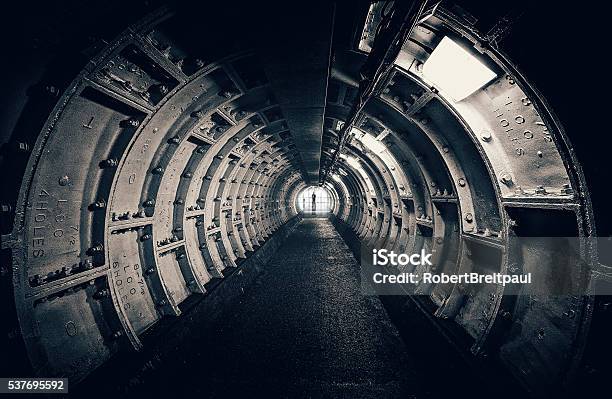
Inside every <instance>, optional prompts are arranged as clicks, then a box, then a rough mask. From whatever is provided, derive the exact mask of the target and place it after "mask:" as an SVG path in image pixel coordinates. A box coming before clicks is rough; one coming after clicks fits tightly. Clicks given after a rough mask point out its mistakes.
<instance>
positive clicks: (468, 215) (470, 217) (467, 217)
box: [465, 213, 474, 223]
mask: <svg viewBox="0 0 612 399" xmlns="http://www.w3.org/2000/svg"><path fill="white" fill-rule="evenodd" d="M465 221H466V222H468V223H472V222H473V221H474V216H473V215H472V214H471V213H466V214H465Z"/></svg>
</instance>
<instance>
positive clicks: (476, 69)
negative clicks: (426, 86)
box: [423, 37, 497, 101]
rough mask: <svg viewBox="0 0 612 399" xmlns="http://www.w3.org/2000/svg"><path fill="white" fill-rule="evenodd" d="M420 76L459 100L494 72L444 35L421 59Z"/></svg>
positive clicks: (494, 75) (491, 77)
mask: <svg viewBox="0 0 612 399" xmlns="http://www.w3.org/2000/svg"><path fill="white" fill-rule="evenodd" d="M423 76H424V77H425V79H427V80H428V81H429V82H431V83H432V84H433V85H434V86H435V87H437V88H438V89H439V90H440V91H441V92H442V93H446V94H448V95H449V96H450V97H451V98H452V99H453V100H455V101H461V100H463V99H464V98H466V97H467V96H469V95H470V94H472V93H474V92H475V91H476V90H478V89H480V88H481V87H483V86H484V85H486V84H487V83H489V82H490V81H491V80H493V79H494V78H495V77H496V76H497V75H496V74H495V72H493V71H492V70H490V69H489V68H488V67H487V66H486V65H484V64H483V63H482V62H480V61H479V60H478V59H477V58H476V57H474V55H472V54H471V53H470V52H469V51H467V50H466V49H464V48H463V47H461V46H460V45H458V44H457V43H455V42H454V41H452V40H451V39H449V38H448V37H444V38H443V39H442V41H441V42H440V44H438V46H437V47H436V48H435V49H434V51H433V52H432V53H431V55H430V56H429V58H428V59H427V61H425V64H424V65H423Z"/></svg>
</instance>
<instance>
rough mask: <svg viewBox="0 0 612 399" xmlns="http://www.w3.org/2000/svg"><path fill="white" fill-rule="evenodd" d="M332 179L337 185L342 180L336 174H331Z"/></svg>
mask: <svg viewBox="0 0 612 399" xmlns="http://www.w3.org/2000/svg"><path fill="white" fill-rule="evenodd" d="M332 179H334V180H335V181H337V182H338V183H341V182H342V179H341V178H340V176H338V175H337V174H333V175H332Z"/></svg>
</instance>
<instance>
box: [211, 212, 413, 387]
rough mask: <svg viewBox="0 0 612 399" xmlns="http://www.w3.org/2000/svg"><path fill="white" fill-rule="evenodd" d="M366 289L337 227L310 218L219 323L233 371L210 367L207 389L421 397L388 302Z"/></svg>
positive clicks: (218, 350)
mask: <svg viewBox="0 0 612 399" xmlns="http://www.w3.org/2000/svg"><path fill="white" fill-rule="evenodd" d="M359 284H360V283H359V268H358V266H357V264H356V261H355V259H354V257H353V256H352V253H351V252H350V250H349V249H348V247H347V246H346V244H345V243H344V241H343V240H342V238H341V237H340V236H339V234H338V233H337V232H336V230H335V228H334V227H333V225H332V224H331V223H330V222H329V221H328V220H327V219H304V220H303V221H302V222H301V223H300V225H298V226H297V228H296V230H295V231H294V232H293V233H292V234H291V236H290V237H289V238H288V239H287V241H286V243H285V245H284V246H283V248H282V250H281V251H279V253H277V254H276V256H275V258H274V261H273V262H271V263H270V264H269V265H267V266H266V268H265V272H264V275H262V276H261V277H260V278H259V279H258V283H257V284H256V287H253V288H251V289H250V290H249V291H250V292H249V293H247V295H246V296H245V298H244V301H243V303H242V304H241V305H240V309H235V311H233V312H232V316H231V317H230V318H228V319H227V320H226V321H225V323H224V324H223V325H222V326H220V331H219V333H220V334H219V336H218V341H216V342H215V343H214V347H215V349H214V350H213V352H212V353H208V356H212V357H213V358H215V359H218V358H224V360H223V365H224V366H223V369H215V370H211V371H210V372H211V374H210V375H209V376H210V377H211V379H212V380H213V381H214V383H213V384H212V386H209V387H208V389H210V388H212V391H213V392H215V393H217V394H219V396H223V395H224V394H227V393H229V392H234V393H236V394H238V393H240V392H251V393H254V392H258V393H267V394H268V395H273V396H277V395H279V396H289V397H313V396H314V397H319V396H331V397H338V396H342V395H346V396H348V397H400V396H403V395H401V394H402V393H404V392H414V391H415V390H416V391H419V392H422V391H423V388H422V387H420V386H419V383H418V378H417V375H416V374H415V373H414V370H416V369H417V367H416V365H414V364H411V363H410V361H409V359H408V358H407V357H406V356H405V347H404V343H403V342H402V340H401V339H400V337H399V334H398V333H397V331H396V330H395V328H394V327H393V326H392V324H391V323H390V320H389V319H388V317H387V315H386V313H385V311H384V309H383V306H382V304H381V302H380V301H379V300H378V299H377V298H375V297H367V296H364V295H362V294H361V292H360V285H359ZM209 392H210V390H209Z"/></svg>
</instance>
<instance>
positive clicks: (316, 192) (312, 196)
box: [296, 186, 334, 216]
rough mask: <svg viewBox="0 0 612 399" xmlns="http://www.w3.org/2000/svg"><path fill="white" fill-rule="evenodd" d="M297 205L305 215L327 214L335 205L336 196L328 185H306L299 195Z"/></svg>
mask: <svg viewBox="0 0 612 399" xmlns="http://www.w3.org/2000/svg"><path fill="white" fill-rule="evenodd" d="M296 206H297V209H298V211H299V212H301V213H302V214H304V215H320V216H323V215H327V214H329V213H330V212H331V211H332V209H333V207H334V197H333V195H332V193H331V192H330V190H329V189H328V188H326V187H320V186H310V187H306V188H305V189H303V190H302V191H300V193H299V194H298V196H297V199H296Z"/></svg>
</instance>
